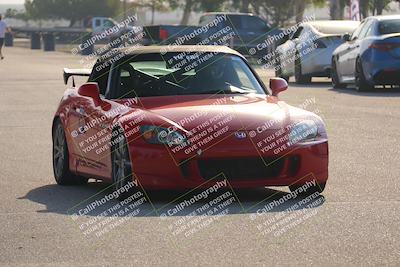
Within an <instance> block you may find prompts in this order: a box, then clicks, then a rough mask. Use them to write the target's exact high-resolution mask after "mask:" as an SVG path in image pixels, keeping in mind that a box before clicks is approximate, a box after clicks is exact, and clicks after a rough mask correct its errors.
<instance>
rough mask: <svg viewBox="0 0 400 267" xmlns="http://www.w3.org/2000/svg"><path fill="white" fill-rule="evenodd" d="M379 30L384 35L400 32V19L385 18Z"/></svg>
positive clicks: (380, 23)
mask: <svg viewBox="0 0 400 267" xmlns="http://www.w3.org/2000/svg"><path fill="white" fill-rule="evenodd" d="M378 31H379V33H380V34H382V35H384V34H391V33H400V19H393V20H384V21H381V22H379V25H378Z"/></svg>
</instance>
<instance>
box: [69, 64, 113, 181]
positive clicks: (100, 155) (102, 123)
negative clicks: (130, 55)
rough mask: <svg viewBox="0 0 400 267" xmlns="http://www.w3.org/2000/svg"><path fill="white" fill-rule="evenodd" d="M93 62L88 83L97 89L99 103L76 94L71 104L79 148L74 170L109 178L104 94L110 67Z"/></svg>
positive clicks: (109, 104)
mask: <svg viewBox="0 0 400 267" xmlns="http://www.w3.org/2000/svg"><path fill="white" fill-rule="evenodd" d="M101 64H102V63H101V62H97V63H96V65H95V66H94V68H93V72H92V74H91V76H90V78H89V82H96V83H97V84H98V86H99V89H100V98H101V99H102V101H104V104H102V105H96V104H95V103H94V100H93V99H92V98H90V97H84V96H78V97H79V99H80V100H79V101H78V102H77V105H76V107H75V110H76V113H75V114H76V116H77V117H78V124H79V135H78V139H77V147H78V148H79V152H80V153H79V161H78V164H77V171H78V172H79V173H84V174H89V175H92V176H93V177H99V178H102V179H104V178H106V179H107V178H109V177H110V176H111V163H110V149H109V146H108V143H109V139H110V138H109V137H110V132H111V130H109V128H110V125H111V123H112V120H113V116H110V114H112V113H110V109H111V107H112V102H110V101H108V100H106V99H105V97H104V94H105V91H106V87H107V85H108V76H109V70H110V67H102V65H101Z"/></svg>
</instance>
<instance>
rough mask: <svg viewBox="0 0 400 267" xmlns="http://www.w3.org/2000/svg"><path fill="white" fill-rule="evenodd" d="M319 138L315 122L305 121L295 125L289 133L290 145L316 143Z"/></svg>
mask: <svg viewBox="0 0 400 267" xmlns="http://www.w3.org/2000/svg"><path fill="white" fill-rule="evenodd" d="M317 136H318V126H317V124H316V123H315V122H314V121H313V120H304V121H301V122H299V123H297V124H295V125H294V126H293V127H292V129H291V130H290V133H289V145H294V144H296V143H300V142H310V141H314V140H315V138H317Z"/></svg>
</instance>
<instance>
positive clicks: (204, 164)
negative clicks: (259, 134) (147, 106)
mask: <svg viewBox="0 0 400 267" xmlns="http://www.w3.org/2000/svg"><path fill="white" fill-rule="evenodd" d="M130 150H131V151H130V153H131V159H132V164H133V170H134V174H135V177H136V178H137V179H138V180H139V182H140V184H141V185H142V186H143V187H144V188H148V189H189V188H206V187H208V186H209V185H210V184H213V183H215V181H218V180H224V179H226V180H227V181H228V184H229V186H230V187H232V188H256V187H264V186H288V185H292V184H304V183H305V182H307V181H312V180H316V181H317V183H325V182H326V181H327V179H328V159H329V158H328V141H327V140H324V141H319V142H314V143H310V144H299V145H296V146H293V147H292V148H291V149H290V150H287V151H283V152H281V153H277V154H275V153H273V152H272V151H271V153H268V154H260V151H258V150H257V149H256V148H255V146H249V147H248V148H247V151H243V150H241V149H238V148H232V147H229V146H226V144H224V142H221V143H219V144H217V145H215V146H213V147H210V148H208V149H205V150H204V151H203V152H202V153H201V154H200V155H196V156H193V157H188V156H187V155H185V154H184V153H181V154H173V153H171V151H170V149H169V148H167V147H165V146H162V145H152V146H149V145H144V146H143V147H140V149H137V147H136V148H135V147H134V146H131V147H130ZM240 150H241V151H240Z"/></svg>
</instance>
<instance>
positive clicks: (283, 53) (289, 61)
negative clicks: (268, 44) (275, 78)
mask: <svg viewBox="0 0 400 267" xmlns="http://www.w3.org/2000/svg"><path fill="white" fill-rule="evenodd" d="M303 30H304V27H303V26H301V27H299V28H298V29H297V30H296V31H295V32H294V33H293V34H292V35H291V36H290V37H289V40H287V41H286V42H285V43H284V44H282V45H280V46H279V47H278V53H279V59H280V64H281V69H282V74H283V75H288V76H291V75H293V74H294V65H295V56H296V46H297V43H298V42H299V37H300V35H301V33H302V32H303Z"/></svg>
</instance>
